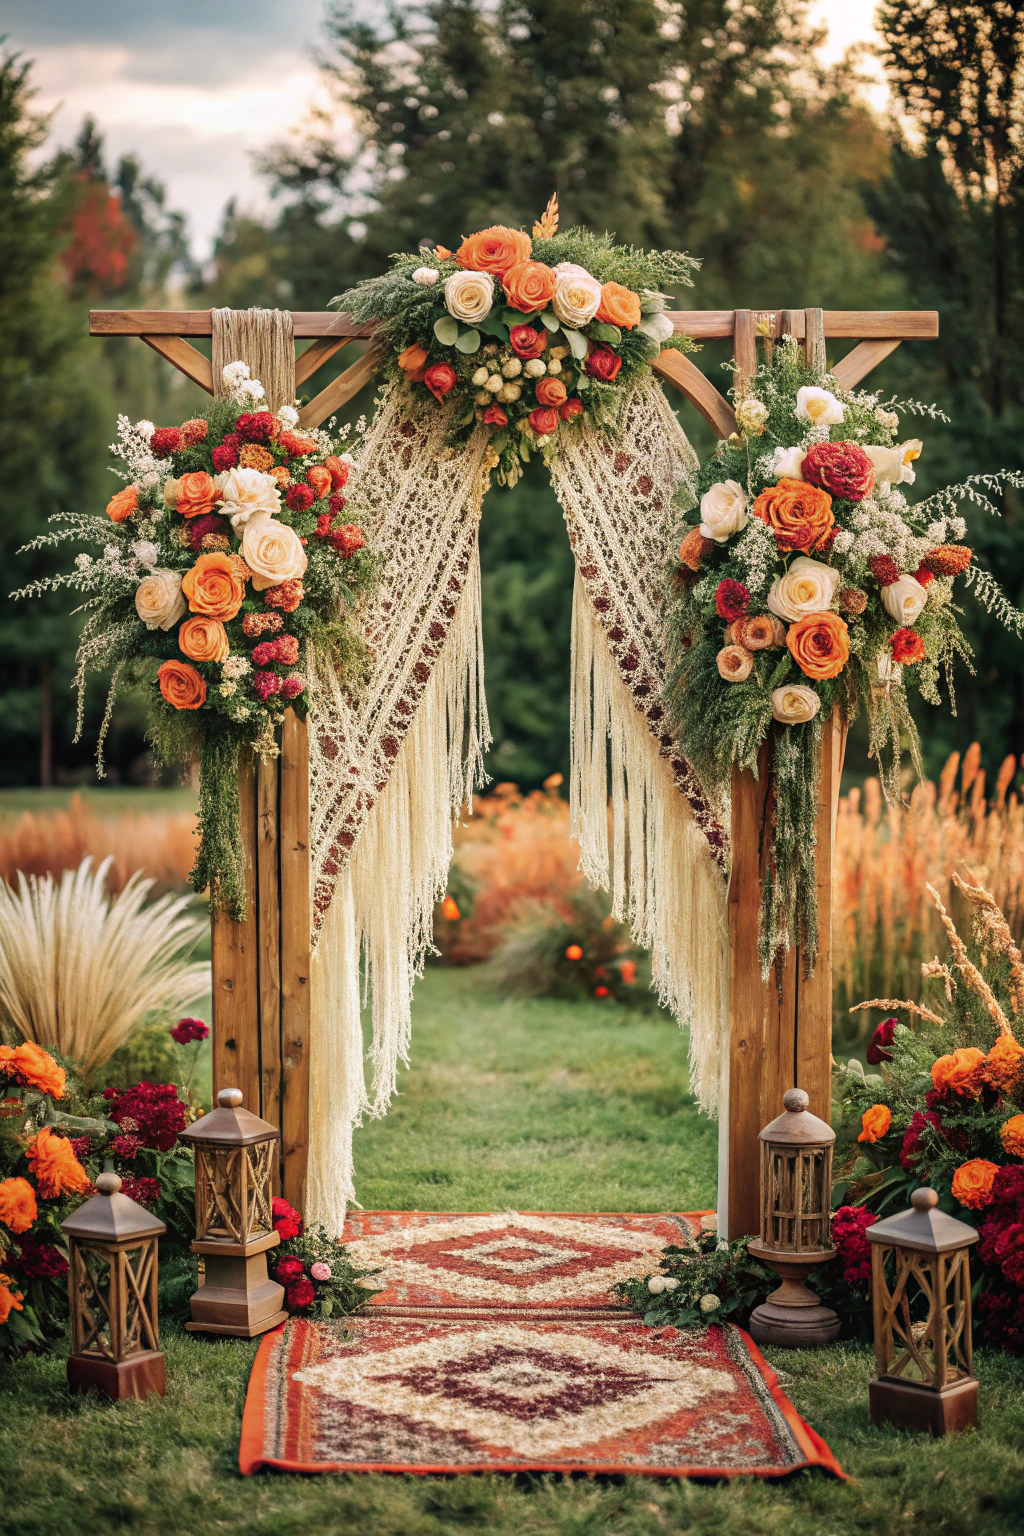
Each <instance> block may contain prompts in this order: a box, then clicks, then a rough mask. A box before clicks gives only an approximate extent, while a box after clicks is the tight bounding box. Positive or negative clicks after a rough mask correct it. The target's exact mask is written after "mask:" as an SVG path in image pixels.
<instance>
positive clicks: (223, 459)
mask: <svg viewBox="0 0 1024 1536" xmlns="http://www.w3.org/2000/svg"><path fill="white" fill-rule="evenodd" d="M210 458H211V459H212V460H213V467H214V469H216V470H225V469H234V467H235V465H236V464H237V463H238V447H237V444H236V443H232V442H229V441H228V439H227V438H225V439H224V441H223V442H222V443H218V444H217V446H216V448H214V449H213V451H212V453H211V454H210Z"/></svg>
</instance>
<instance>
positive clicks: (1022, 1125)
mask: <svg viewBox="0 0 1024 1536" xmlns="http://www.w3.org/2000/svg"><path fill="white" fill-rule="evenodd" d="M999 1140H1000V1141H1001V1142H1002V1144H1003V1146H1004V1147H1005V1149H1006V1151H1007V1152H1009V1154H1010V1156H1011V1157H1024V1115H1011V1116H1010V1118H1009V1120H1004V1121H1003V1123H1002V1125H1001V1126H1000V1127H999ZM0 1189H3V1185H2V1184H0ZM2 1215H3V1212H2V1211H0V1217H2Z"/></svg>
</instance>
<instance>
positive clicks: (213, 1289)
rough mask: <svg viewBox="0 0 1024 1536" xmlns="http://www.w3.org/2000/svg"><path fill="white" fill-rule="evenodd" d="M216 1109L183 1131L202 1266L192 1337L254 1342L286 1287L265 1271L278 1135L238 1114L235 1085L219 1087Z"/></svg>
mask: <svg viewBox="0 0 1024 1536" xmlns="http://www.w3.org/2000/svg"><path fill="white" fill-rule="evenodd" d="M217 1104H218V1108H217V1109H215V1110H213V1111H212V1112H211V1113H210V1114H208V1115H203V1116H201V1117H200V1119H198V1120H196V1121H195V1122H194V1124H192V1125H190V1126H189V1127H188V1129H187V1130H184V1131H182V1132H181V1140H182V1141H187V1142H191V1144H192V1146H193V1148H194V1151H195V1166H196V1235H195V1241H194V1242H193V1244H192V1252H193V1253H196V1254H199V1255H200V1261H201V1262H205V1272H204V1274H203V1275H202V1276H201V1278H200V1285H199V1289H198V1290H197V1291H196V1293H195V1295H194V1296H193V1297H192V1321H191V1322H189V1323H186V1324H185V1327H186V1328H187V1329H188V1331H189V1332H190V1333H226V1334H233V1335H234V1336H235V1337H237V1338H243V1339H252V1338H255V1336H256V1335H257V1334H258V1333H266V1331H267V1329H268V1328H276V1327H277V1325H278V1323H282V1322H284V1320H285V1318H286V1317H287V1315H288V1314H287V1313H286V1312H284V1311H282V1309H281V1303H282V1301H283V1300H284V1287H283V1286H281V1285H278V1284H277V1282H276V1280H271V1279H270V1277H269V1275H268V1273H267V1250H268V1249H270V1248H276V1247H277V1245H278V1243H279V1242H280V1241H281V1239H280V1236H279V1235H278V1233H276V1232H275V1231H274V1223H273V1213H272V1208H271V1203H270V1202H271V1179H272V1176H273V1170H274V1159H275V1156H276V1154H277V1144H278V1142H279V1141H280V1139H281V1133H280V1132H279V1131H278V1130H276V1129H275V1127H274V1126H272V1125H270V1124H268V1122H267V1121H266V1120H261V1119H260V1118H259V1116H258V1115H254V1114H251V1113H250V1112H249V1110H247V1109H243V1108H242V1107H241V1105H242V1095H241V1092H240V1091H239V1089H237V1088H222V1089H221V1090H220V1092H219V1093H218V1095H217Z"/></svg>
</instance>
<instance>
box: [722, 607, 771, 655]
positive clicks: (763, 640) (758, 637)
mask: <svg viewBox="0 0 1024 1536" xmlns="http://www.w3.org/2000/svg"><path fill="white" fill-rule="evenodd" d="M732 633H733V639H734V640H735V641H736V644H737V645H742V646H743V647H744V649H745V650H748V651H767V650H769V649H770V648H771V647H772V646H776V645H778V644H779V641H778V640H777V639H776V634H775V620H774V618H772V616H771V614H769V613H758V614H755V615H754V617H753V618H751V617H750V616H749V615H747V614H744V615H743V617H742V618H739V619H737V620H736V621H735V623H734V624H733V625H732Z"/></svg>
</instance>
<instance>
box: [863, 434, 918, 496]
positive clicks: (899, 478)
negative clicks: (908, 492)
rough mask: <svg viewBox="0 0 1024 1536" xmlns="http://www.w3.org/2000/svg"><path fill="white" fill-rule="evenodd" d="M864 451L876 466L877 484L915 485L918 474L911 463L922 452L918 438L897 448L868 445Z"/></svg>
mask: <svg viewBox="0 0 1024 1536" xmlns="http://www.w3.org/2000/svg"><path fill="white" fill-rule="evenodd" d="M864 452H865V453H866V454H867V456H868V458H869V459H870V460H871V463H872V464H873V466H874V470H875V484H876V485H913V483H914V480H915V478H916V476H915V474H914V471H913V470H912V469H911V467H910V465H911V463H912V461H913V460H914V459H916V458H919V457H920V454H921V444H920V442H919V441H918V439H917V438H913V439H912V440H911V441H910V442H907V443H899V444H898V445H897V446H896V447H895V448H876V447H874V446H870V447H866V448H865V449H864Z"/></svg>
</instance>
